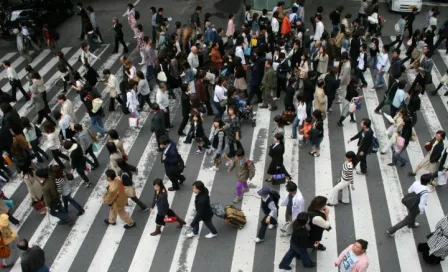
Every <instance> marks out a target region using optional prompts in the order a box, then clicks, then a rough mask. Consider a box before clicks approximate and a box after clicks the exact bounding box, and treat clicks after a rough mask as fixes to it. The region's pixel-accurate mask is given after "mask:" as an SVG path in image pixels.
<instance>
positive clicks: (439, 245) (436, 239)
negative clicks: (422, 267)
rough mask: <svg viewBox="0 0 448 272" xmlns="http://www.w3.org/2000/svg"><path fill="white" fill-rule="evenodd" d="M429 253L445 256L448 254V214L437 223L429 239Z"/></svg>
mask: <svg viewBox="0 0 448 272" xmlns="http://www.w3.org/2000/svg"><path fill="white" fill-rule="evenodd" d="M428 246H429V254H430V255H431V254H432V255H434V256H436V257H441V258H445V257H446V256H448V215H446V216H445V217H444V218H442V219H441V220H440V221H439V222H438V223H437V225H436V229H435V231H434V232H433V234H432V236H431V237H430V238H429V239H428Z"/></svg>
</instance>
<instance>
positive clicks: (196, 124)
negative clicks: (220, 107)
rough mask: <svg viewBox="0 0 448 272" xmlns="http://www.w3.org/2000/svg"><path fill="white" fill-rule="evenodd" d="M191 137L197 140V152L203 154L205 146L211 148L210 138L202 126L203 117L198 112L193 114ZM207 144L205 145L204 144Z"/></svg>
mask: <svg viewBox="0 0 448 272" xmlns="http://www.w3.org/2000/svg"><path fill="white" fill-rule="evenodd" d="M190 122H191V133H192V134H191V137H192V138H194V139H195V140H196V144H197V147H198V150H196V154H201V153H202V151H203V148H204V147H205V148H206V149H210V140H209V139H208V138H207V137H206V135H205V132H204V127H203V126H202V118H201V116H200V114H199V113H198V112H193V114H192V115H191V121H190ZM204 144H205V146H204Z"/></svg>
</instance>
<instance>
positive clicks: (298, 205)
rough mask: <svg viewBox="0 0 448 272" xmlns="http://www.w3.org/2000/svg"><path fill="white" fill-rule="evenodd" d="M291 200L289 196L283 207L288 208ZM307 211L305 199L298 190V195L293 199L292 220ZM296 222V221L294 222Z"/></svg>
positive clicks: (284, 200)
mask: <svg viewBox="0 0 448 272" xmlns="http://www.w3.org/2000/svg"><path fill="white" fill-rule="evenodd" d="M288 202H289V198H288V196H287V197H286V198H285V199H283V202H282V206H288ZM304 211H305V199H304V198H303V195H302V193H301V192H300V191H299V189H297V192H296V195H295V196H294V197H293V198H292V215H291V218H297V215H299V213H301V212H304ZM293 221H294V220H293Z"/></svg>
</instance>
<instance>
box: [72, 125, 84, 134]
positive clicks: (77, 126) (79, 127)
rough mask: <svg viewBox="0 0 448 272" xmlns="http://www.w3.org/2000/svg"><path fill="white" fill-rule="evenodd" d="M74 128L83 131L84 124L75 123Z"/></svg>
mask: <svg viewBox="0 0 448 272" xmlns="http://www.w3.org/2000/svg"><path fill="white" fill-rule="evenodd" d="M73 128H74V129H75V131H77V132H80V131H82V125H81V124H75V125H74V126H73Z"/></svg>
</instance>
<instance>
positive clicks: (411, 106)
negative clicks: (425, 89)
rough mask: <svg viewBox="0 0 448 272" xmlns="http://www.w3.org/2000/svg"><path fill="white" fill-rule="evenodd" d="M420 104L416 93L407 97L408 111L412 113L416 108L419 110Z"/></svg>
mask: <svg viewBox="0 0 448 272" xmlns="http://www.w3.org/2000/svg"><path fill="white" fill-rule="evenodd" d="M421 104H422V101H421V100H420V97H419V96H418V95H414V96H412V97H411V98H410V99H409V103H408V111H409V112H410V113H414V112H416V111H418V110H420V106H421Z"/></svg>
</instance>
